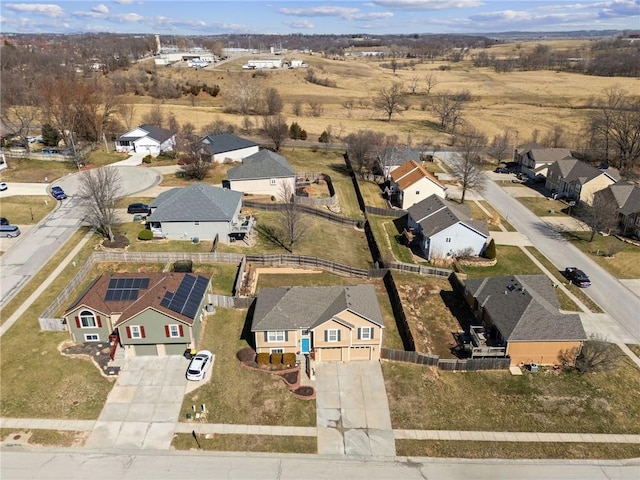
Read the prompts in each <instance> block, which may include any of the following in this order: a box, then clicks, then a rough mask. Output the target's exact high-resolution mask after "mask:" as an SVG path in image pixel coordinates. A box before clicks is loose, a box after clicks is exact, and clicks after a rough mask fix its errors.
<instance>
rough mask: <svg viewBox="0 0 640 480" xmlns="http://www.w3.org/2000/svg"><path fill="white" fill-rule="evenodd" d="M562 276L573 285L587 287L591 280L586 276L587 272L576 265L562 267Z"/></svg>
mask: <svg viewBox="0 0 640 480" xmlns="http://www.w3.org/2000/svg"><path fill="white" fill-rule="evenodd" d="M564 276H565V277H566V278H567V280H569V281H570V282H571V283H573V284H574V285H577V286H578V287H582V288H584V287H588V286H589V285H591V280H589V277H587V274H586V273H584V272H583V271H582V270H580V269H579V268H577V267H567V268H565V269H564Z"/></svg>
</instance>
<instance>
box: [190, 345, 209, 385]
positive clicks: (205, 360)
mask: <svg viewBox="0 0 640 480" xmlns="http://www.w3.org/2000/svg"><path fill="white" fill-rule="evenodd" d="M212 363H213V353H211V352H210V351H209V350H200V351H199V352H198V353H196V355H195V357H193V358H192V359H191V362H189V366H188V367H187V380H193V381H196V382H197V381H198V380H202V379H203V378H204V374H205V373H206V372H207V370H208V369H209V368H210V367H211V364H212Z"/></svg>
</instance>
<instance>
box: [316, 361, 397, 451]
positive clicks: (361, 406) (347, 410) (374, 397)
mask: <svg viewBox="0 0 640 480" xmlns="http://www.w3.org/2000/svg"><path fill="white" fill-rule="evenodd" d="M316 417H317V427H318V453H319V454H324V455H346V456H349V457H394V456H395V454H396V449H395V440H394V434H393V430H392V428H391V416H390V414H389V403H388V401H387V392H386V390H385V386H384V379H383V377H382V368H381V367H380V363H379V362H359V361H354V362H350V363H339V362H337V363H317V364H316Z"/></svg>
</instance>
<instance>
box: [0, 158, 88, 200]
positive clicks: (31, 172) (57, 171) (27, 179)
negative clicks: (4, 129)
mask: <svg viewBox="0 0 640 480" xmlns="http://www.w3.org/2000/svg"><path fill="white" fill-rule="evenodd" d="M7 164H8V165H9V168H7V169H5V170H2V173H0V179H1V180H2V181H3V182H18V183H50V182H53V181H55V180H57V179H59V178H61V177H64V176H65V175H67V174H69V173H78V168H77V167H76V166H75V164H74V163H72V162H52V161H50V160H32V159H30V158H24V159H22V158H20V159H19V158H11V159H7ZM3 202H4V200H3Z"/></svg>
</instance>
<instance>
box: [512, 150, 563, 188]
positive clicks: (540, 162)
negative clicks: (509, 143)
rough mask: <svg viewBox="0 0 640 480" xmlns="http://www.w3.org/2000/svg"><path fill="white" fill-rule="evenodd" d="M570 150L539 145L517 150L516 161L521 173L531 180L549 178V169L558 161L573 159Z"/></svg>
mask: <svg viewBox="0 0 640 480" xmlns="http://www.w3.org/2000/svg"><path fill="white" fill-rule="evenodd" d="M572 158H573V156H572V155H571V150H569V149H568V148H545V147H542V146H540V145H537V144H531V145H526V146H524V147H522V148H519V149H516V151H515V155H514V161H515V162H517V163H518V165H520V171H521V172H522V173H524V174H526V175H527V176H528V177H529V178H531V179H534V178H536V177H537V178H542V177H546V176H547V171H548V170H549V167H550V166H551V165H552V164H553V163H554V162H557V161H558V160H563V159H572Z"/></svg>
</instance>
